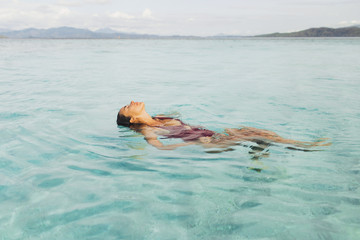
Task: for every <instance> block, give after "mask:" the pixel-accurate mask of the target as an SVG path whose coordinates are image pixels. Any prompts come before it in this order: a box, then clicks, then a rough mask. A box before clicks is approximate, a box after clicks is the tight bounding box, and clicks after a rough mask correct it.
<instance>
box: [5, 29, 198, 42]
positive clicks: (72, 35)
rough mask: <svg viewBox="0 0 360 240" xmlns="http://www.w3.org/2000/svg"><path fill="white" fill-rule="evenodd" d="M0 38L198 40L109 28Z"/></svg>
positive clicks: (33, 32) (45, 31)
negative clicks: (126, 31) (125, 31)
mask: <svg viewBox="0 0 360 240" xmlns="http://www.w3.org/2000/svg"><path fill="white" fill-rule="evenodd" d="M0 36H2V37H5V38H13V39H29V38H34V39H157V38H171V39H176V38H200V37H195V36H159V35H154V34H138V33H124V32H117V31H115V30H112V29H110V28H104V29H99V30H97V31H91V30H88V29H81V28H73V27H58V28H49V29H37V28H27V29H24V30H17V31H10V30H5V31H4V30H2V31H0Z"/></svg>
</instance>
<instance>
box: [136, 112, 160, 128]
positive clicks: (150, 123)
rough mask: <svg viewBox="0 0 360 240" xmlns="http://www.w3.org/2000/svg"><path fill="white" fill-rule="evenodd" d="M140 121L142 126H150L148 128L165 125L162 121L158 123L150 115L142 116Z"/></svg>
mask: <svg viewBox="0 0 360 240" xmlns="http://www.w3.org/2000/svg"><path fill="white" fill-rule="evenodd" d="M139 121H140V122H141V123H142V124H145V125H148V126H160V125H163V124H162V123H161V122H160V121H157V120H155V119H153V118H152V117H151V116H150V115H149V114H147V113H146V114H142V115H141V117H140V118H139Z"/></svg>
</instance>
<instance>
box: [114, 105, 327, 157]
mask: <svg viewBox="0 0 360 240" xmlns="http://www.w3.org/2000/svg"><path fill="white" fill-rule="evenodd" d="M117 124H118V125H122V126H126V127H130V128H131V129H134V130H136V131H138V132H140V133H141V134H143V135H144V137H145V139H146V141H147V142H148V143H149V144H151V145H152V146H154V147H156V148H158V149H162V150H171V149H175V148H177V147H180V146H187V145H191V144H198V145H202V146H203V147H205V148H228V147H230V146H234V145H238V144H239V143H241V142H247V141H248V142H254V143H257V144H258V145H259V146H260V149H261V150H264V148H266V147H267V146H269V145H270V144H271V143H282V144H290V145H293V146H294V147H298V148H310V147H314V146H327V145H330V144H329V143H324V140H322V141H318V142H302V141H295V140H291V139H286V138H283V137H280V136H279V135H277V134H276V133H274V132H271V131H268V130H263V129H257V128H252V127H243V128H241V129H236V128H226V129H225V132H224V133H216V132H214V131H211V130H207V129H204V128H202V127H194V126H190V125H187V124H185V123H183V122H182V121H181V120H179V119H175V118H171V117H162V116H156V117H151V116H150V115H149V114H148V113H147V112H146V111H145V104H144V103H143V102H134V101H131V103H130V104H129V105H126V106H124V107H122V108H121V109H120V111H119V113H118V115H117ZM158 136H163V137H165V138H180V139H182V140H183V141H184V142H183V143H179V144H171V145H166V146H165V145H163V144H162V143H161V142H160V141H159V140H158ZM288 148H289V149H296V148H292V147H288ZM305 151H306V150H305Z"/></svg>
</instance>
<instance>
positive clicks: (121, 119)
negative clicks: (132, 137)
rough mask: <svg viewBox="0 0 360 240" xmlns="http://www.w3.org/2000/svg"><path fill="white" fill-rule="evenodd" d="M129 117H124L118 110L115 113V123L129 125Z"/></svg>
mask: <svg viewBox="0 0 360 240" xmlns="http://www.w3.org/2000/svg"><path fill="white" fill-rule="evenodd" d="M130 119H131V118H130V117H125V116H124V115H122V114H120V112H119V113H118V115H117V120H116V123H117V125H121V126H125V127H130V126H131V125H132V124H131V122H130Z"/></svg>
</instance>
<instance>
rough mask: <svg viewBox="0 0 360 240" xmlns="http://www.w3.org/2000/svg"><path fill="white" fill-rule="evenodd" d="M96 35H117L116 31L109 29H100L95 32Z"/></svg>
mask: <svg viewBox="0 0 360 240" xmlns="http://www.w3.org/2000/svg"><path fill="white" fill-rule="evenodd" d="M95 32H96V33H119V32H118V31H115V30H114V29H111V28H100V29H98V30H96V31H95Z"/></svg>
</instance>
